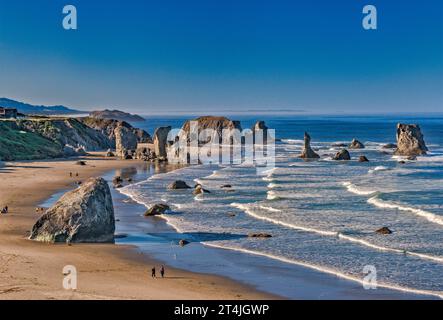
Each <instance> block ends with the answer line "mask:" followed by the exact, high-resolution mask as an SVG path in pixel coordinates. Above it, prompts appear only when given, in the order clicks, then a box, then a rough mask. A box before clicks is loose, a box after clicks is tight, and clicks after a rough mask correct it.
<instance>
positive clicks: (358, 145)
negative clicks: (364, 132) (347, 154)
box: [349, 139, 365, 149]
mask: <svg viewBox="0 0 443 320" xmlns="http://www.w3.org/2000/svg"><path fill="white" fill-rule="evenodd" d="M349 148H350V149H364V148H365V145H364V144H363V143H361V142H360V141H358V140H357V139H353V140H352V142H351V144H350V145H349Z"/></svg>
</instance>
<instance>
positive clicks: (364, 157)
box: [358, 156, 369, 162]
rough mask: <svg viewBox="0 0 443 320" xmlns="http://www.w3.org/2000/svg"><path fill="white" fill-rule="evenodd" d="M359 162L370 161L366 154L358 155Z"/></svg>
mask: <svg viewBox="0 0 443 320" xmlns="http://www.w3.org/2000/svg"><path fill="white" fill-rule="evenodd" d="M358 162H369V160H368V158H366V156H360V157H358Z"/></svg>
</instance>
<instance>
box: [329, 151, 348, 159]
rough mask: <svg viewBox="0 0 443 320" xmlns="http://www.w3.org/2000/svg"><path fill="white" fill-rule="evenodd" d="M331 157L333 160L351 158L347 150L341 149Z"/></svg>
mask: <svg viewBox="0 0 443 320" xmlns="http://www.w3.org/2000/svg"><path fill="white" fill-rule="evenodd" d="M332 159H333V160H351V155H350V154H349V152H348V150H346V149H342V150H340V151H339V152H337V153H336V154H335V156H334V157H333V158H332Z"/></svg>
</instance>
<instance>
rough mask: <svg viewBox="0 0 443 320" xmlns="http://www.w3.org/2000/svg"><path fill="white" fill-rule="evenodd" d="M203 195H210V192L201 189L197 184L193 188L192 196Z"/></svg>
mask: <svg viewBox="0 0 443 320" xmlns="http://www.w3.org/2000/svg"><path fill="white" fill-rule="evenodd" d="M204 193H211V192H210V191H209V190H206V189H205V188H203V187H202V185H201V184H197V185H196V186H195V187H194V192H193V194H194V195H199V194H204Z"/></svg>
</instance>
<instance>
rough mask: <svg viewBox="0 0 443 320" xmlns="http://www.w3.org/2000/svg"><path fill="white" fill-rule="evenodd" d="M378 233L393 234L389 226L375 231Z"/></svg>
mask: <svg viewBox="0 0 443 320" xmlns="http://www.w3.org/2000/svg"><path fill="white" fill-rule="evenodd" d="M375 232H376V233H378V234H391V233H392V231H391V230H390V229H389V228H388V227H383V228H380V229H378V230H377V231H375Z"/></svg>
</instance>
